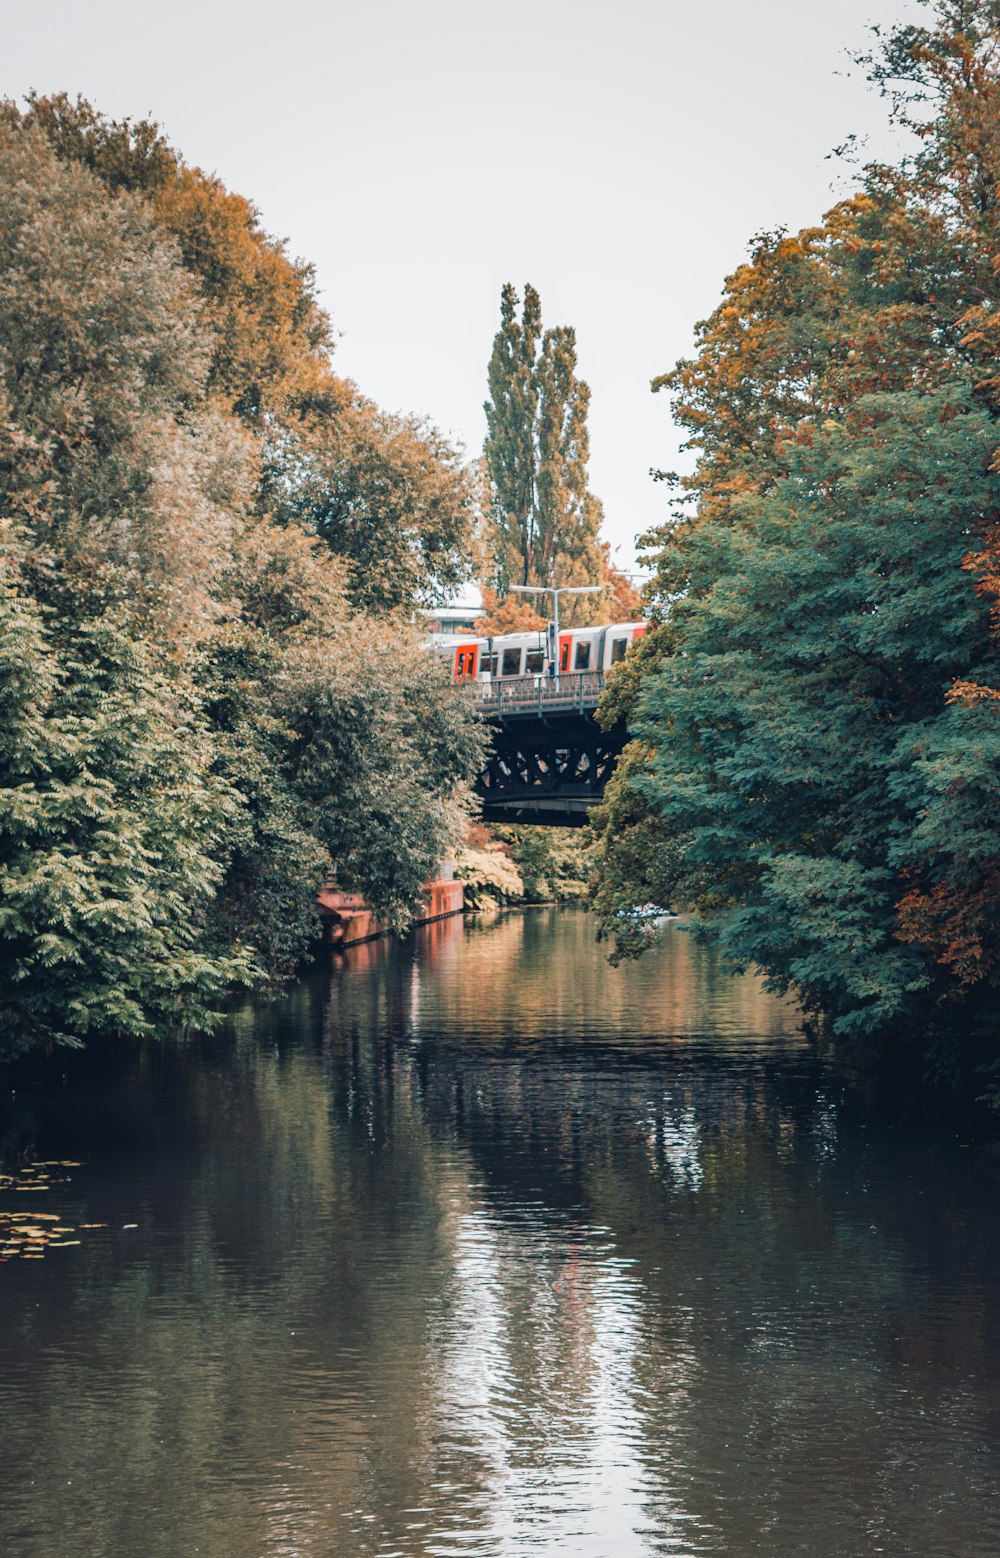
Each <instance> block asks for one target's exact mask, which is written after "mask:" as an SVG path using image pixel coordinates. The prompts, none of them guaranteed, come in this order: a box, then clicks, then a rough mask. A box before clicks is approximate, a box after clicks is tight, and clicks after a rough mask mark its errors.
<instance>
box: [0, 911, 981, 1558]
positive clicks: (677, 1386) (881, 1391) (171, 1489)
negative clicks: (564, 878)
mask: <svg viewBox="0 0 1000 1558" xmlns="http://www.w3.org/2000/svg"><path fill="white" fill-rule="evenodd" d="M59 1064H60V1066H62V1065H63V1062H62V1060H60V1063H59ZM65 1070H66V1077H65V1081H64V1082H62V1083H61V1084H58V1085H55V1086H53V1085H51V1084H49V1085H48V1086H47V1087H43V1086H42V1085H41V1083H39V1082H37V1081H34V1082H33V1081H31V1080H30V1079H25V1080H20V1079H19V1081H18V1092H17V1095H16V1097H14V1098H10V1097H9V1096H5V1099H4V1101H3V1102H2V1104H0V1129H2V1131H3V1133H4V1134H3V1135H2V1137H0V1141H2V1143H3V1145H4V1146H5V1148H6V1150H7V1166H8V1168H11V1167H13V1168H17V1167H18V1165H19V1164H20V1165H21V1166H23V1165H24V1164H26V1163H28V1162H30V1161H32V1160H34V1161H35V1162H36V1164H37V1162H38V1160H42V1161H41V1166H36V1168H35V1171H34V1173H28V1174H24V1173H19V1174H16V1175H15V1177H14V1178H13V1179H11V1180H8V1181H7V1182H6V1183H5V1184H3V1185H0V1211H2V1212H3V1213H5V1214H6V1221H5V1222H4V1223H3V1224H2V1227H0V1233H2V1234H3V1240H0V1243H4V1240H5V1241H6V1243H5V1244H4V1248H6V1249H8V1250H9V1251H10V1252H11V1253H10V1254H9V1256H8V1258H7V1259H6V1260H5V1261H4V1263H2V1264H0V1479H2V1480H0V1551H2V1552H3V1554H4V1555H5V1558H22V1555H36V1554H37V1555H46V1558H48V1555H53V1554H57V1555H60V1558H62V1555H67V1558H103V1555H116V1558H117V1555H132V1554H135V1555H137V1558H138V1555H142V1558H145V1555H152V1558H187V1555H188V1554H207V1555H211V1558H228V1555H230V1554H233V1555H239V1558H254V1555H257V1554H262V1555H264V1554H266V1555H271V1554H274V1555H278V1554H288V1555H297V1554H319V1555H333V1558H341V1555H342V1558H367V1555H372V1558H375V1555H379V1558H391V1555H398V1558H411V1555H413V1558H415V1555H435V1558H446V1555H447V1558H451V1555H454V1558H459V1555H463V1558H464V1555H472V1554H481V1555H495V1558H527V1555H530V1554H533V1553H540V1554H552V1555H567V1558H568V1555H588V1558H639V1555H652V1554H671V1555H680V1558H684V1555H694V1554H703V1553H704V1554H725V1555H728V1558H751V1555H758V1554H759V1555H761V1558H764V1555H767V1558H785V1555H790V1554H808V1555H811V1558H855V1555H864V1558H867V1555H869V1554H888V1555H890V1558H897V1555H902V1554H919V1555H927V1558H966V1555H974V1554H975V1555H979V1554H982V1555H984V1558H985V1555H990V1558H996V1555H997V1554H998V1553H1000V1497H998V1495H1000V1323H998V1302H997V1300H998V1294H1000V1218H998V1201H997V1188H998V1174H1000V1163H998V1157H997V1155H996V1153H995V1151H994V1149H992V1148H991V1147H990V1146H988V1145H987V1144H983V1143H977V1142H974V1141H973V1142H966V1141H964V1140H963V1139H962V1138H961V1137H959V1136H956V1135H955V1133H954V1130H952V1129H949V1128H945V1127H940V1126H938V1127H931V1126H927V1125H920V1124H918V1123H916V1122H913V1121H911V1122H907V1120H906V1119H905V1117H903V1116H902V1115H901V1114H900V1112H899V1111H898V1110H897V1111H889V1112H888V1114H887V1111H886V1110H885V1108H884V1107H882V1108H880V1109H879V1110H878V1111H876V1109H875V1108H874V1107H873V1106H872V1105H870V1104H866V1103H865V1102H864V1100H863V1099H862V1098H861V1097H859V1095H858V1093H857V1092H856V1091H854V1092H849V1091H848V1090H846V1088H845V1087H844V1086H843V1084H842V1083H840V1082H838V1081H837V1080H836V1079H835V1078H834V1077H833V1076H832V1074H830V1073H828V1072H825V1071H824V1070H823V1069H822V1067H821V1066H820V1065H819V1063H818V1062H817V1061H816V1060H815V1059H814V1058H813V1056H812V1055H811V1053H810V1052H809V1050H808V1049H807V1048H806V1046H805V1045H804V1043H803V1041H802V1040H801V1038H800V1036H799V1034H798V1032H797V1027H796V1015H795V1012H794V1010H793V1009H792V1008H790V1007H789V1006H787V1005H784V1004H782V1003H780V1002H778V1001H776V1000H774V999H773V998H771V997H768V996H766V995H764V994H763V993H762V992H761V991H760V989H759V987H758V986H757V985H756V984H755V983H754V982H753V981H751V980H744V981H741V982H733V981H730V980H728V979H726V978H725V977H723V976H722V975H721V974H720V973H719V972H718V969H717V967H716V965H715V963H714V961H713V958H712V956H711V955H710V954H708V953H706V952H705V951H703V950H699V949H698V948H697V947H696V946H694V945H693V944H692V942H691V940H690V938H688V937H687V936H685V935H684V934H683V933H681V932H680V931H679V930H678V929H677V928H676V927H673V928H670V929H668V930H667V932H666V934H665V938H664V941H663V946H662V949H661V950H660V951H659V952H658V953H657V954H655V955H654V956H652V957H651V958H649V960H647V961H646V962H644V963H642V964H640V965H638V966H631V967H628V968H624V969H620V970H617V971H615V970H611V969H609V968H608V967H607V965H606V964H605V962H604V959H603V955H602V952H601V949H599V948H597V947H595V946H594V943H593V930H592V924H591V922H590V921H589V920H588V919H587V917H586V916H585V915H584V914H582V913H577V912H568V911H563V912H561V913H560V912H558V911H552V910H539V911H534V912H531V913H528V914H518V915H511V916H508V917H506V918H503V919H501V920H499V921H494V922H491V923H486V922H482V921H477V922H471V923H468V924H466V925H463V924H462V923H461V922H459V921H445V922H442V923H440V924H438V925H436V926H432V927H428V928H427V929H426V930H424V931H422V932H420V933H418V934H417V935H416V936H415V937H414V938H413V939H412V940H411V941H409V942H407V943H405V944H402V945H396V946H390V945H385V944H374V945H371V946H368V947H362V948H357V949H355V950H354V951H352V953H351V954H350V957H349V961H348V962H347V963H346V964H343V965H342V966H340V967H336V968H334V969H333V970H332V971H331V970H330V969H329V968H326V969H324V970H323V971H322V972H321V973H319V974H317V976H316V977H315V978H312V979H311V980H310V981H308V982H307V983H305V984H303V985H302V986H300V987H299V988H298V989H297V991H296V992H295V993H294V994H293V995H292V996H291V997H290V998H289V999H288V1000H286V1001H284V1002H282V1003H280V1004H277V1005H273V1006H269V1007H258V1008H255V1009H251V1010H248V1011H247V1012H245V1013H242V1014H240V1015H239V1016H238V1017H237V1018H235V1019H234V1021H233V1022H232V1024H231V1025H230V1027H229V1029H228V1030H227V1031H226V1032H225V1033H222V1034H220V1035H218V1036H217V1037H216V1038H214V1039H213V1040H212V1041H211V1042H210V1043H208V1044H204V1043H201V1044H198V1045H191V1046H188V1047H184V1046H180V1045H178V1046H174V1047H168V1048H164V1049H155V1048H147V1049H142V1048H140V1049H136V1048H135V1047H134V1046H126V1047H122V1048H120V1049H119V1050H118V1051H117V1052H116V1053H114V1054H104V1055H101V1056H92V1057H88V1058H86V1059H85V1060H83V1061H80V1060H78V1059H76V1058H74V1057H69V1058H68V1059H67V1061H66V1062H65ZM6 1094H7V1095H9V1083H8V1084H7V1089H6ZM32 1187H35V1188H32ZM87 1224H92V1225H93V1224H97V1225H100V1226H90V1227H88V1226H86V1225H87ZM130 1225H134V1226H130ZM18 1230H20V1231H18ZM31 1230H34V1232H31ZM75 1241H78V1242H75ZM15 1251H16V1253H15Z"/></svg>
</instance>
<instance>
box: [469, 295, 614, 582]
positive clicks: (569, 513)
mask: <svg viewBox="0 0 1000 1558" xmlns="http://www.w3.org/2000/svg"><path fill="white" fill-rule="evenodd" d="M518 302H519V300H518V296H517V293H516V291H515V290H514V288H513V287H512V286H511V285H509V284H507V285H506V286H504V288H503V291H502V293H501V299H500V329H499V330H498V332H497V334H496V336H495V338H494V341H493V351H492V355H491V357H490V363H489V370H488V383H489V392H490V398H489V400H488V401H487V402H486V404H485V407H484V409H485V412H486V424H487V435H486V443H485V446H484V452H485V457H486V463H487V469H488V472H489V478H490V484H491V514H492V530H493V545H492V547H491V551H492V555H493V563H494V579H493V580H492V581H491V582H493V583H494V584H495V585H496V588H497V590H498V592H499V594H500V595H501V596H503V595H505V594H506V593H507V590H508V589H509V587H510V585H511V584H512V583H518V584H553V583H559V584H568V583H581V584H597V583H601V582H603V566H604V554H603V553H602V551H601V548H600V545H599V543H598V539H597V537H598V531H599V529H600V525H601V521H602V519H603V510H602V508H601V505H600V503H599V501H598V500H597V499H596V498H595V497H594V496H593V494H592V493H591V492H590V491H589V490H588V486H587V461H588V458H589V454H590V444H589V435H588V431H587V411H588V408H589V404H590V390H589V388H588V386H587V385H586V384H585V383H584V382H583V380H582V379H580V378H579V377H578V375H577V372H576V334H575V332H574V331H573V330H572V329H570V328H568V327H566V326H560V327H558V328H556V329H552V330H546V331H545V332H544V333H543V332H542V324H541V301H540V299H539V296H538V293H537V292H536V291H535V289H534V287H531V286H526V287H525V291H524V306H523V309H522V313H521V318H520V319H518V317H517V309H518ZM584 609H585V608H584Z"/></svg>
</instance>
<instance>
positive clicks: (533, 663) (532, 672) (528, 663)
mask: <svg viewBox="0 0 1000 1558" xmlns="http://www.w3.org/2000/svg"><path fill="white" fill-rule="evenodd" d="M544 670H545V650H544V649H529V650H528V653H527V654H526V655H525V657H524V674H525V676H540V675H541V674H542V672H543V671H544Z"/></svg>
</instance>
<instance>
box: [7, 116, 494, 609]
mask: <svg viewBox="0 0 1000 1558" xmlns="http://www.w3.org/2000/svg"><path fill="white" fill-rule="evenodd" d="M0 122H3V123H6V124H7V125H8V126H9V127H11V128H17V127H20V126H25V127H27V128H28V129H30V130H34V131H35V132H37V133H38V135H39V136H44V137H45V138H46V139H47V141H48V142H49V143H50V144H51V145H52V146H53V147H54V149H55V150H56V151H57V152H58V154H59V156H60V158H62V159H65V160H66V161H67V162H69V163H71V164H74V165H76V166H78V167H80V166H82V167H83V168H85V169H87V170H88V172H90V173H91V174H92V175H93V176H94V177H95V178H97V179H99V180H100V181H101V182H102V183H103V185H104V186H105V187H106V188H107V189H108V190H109V191H110V192H111V193H112V194H113V195H114V196H115V197H116V200H115V202H114V204H112V205H111V206H109V208H108V211H109V212H110V211H112V210H113V209H114V206H115V205H117V204H118V203H120V202H121V203H123V204H124V205H126V206H128V207H129V208H130V209H133V210H139V209H140V208H141V210H142V212H143V214H144V217H145V219H146V221H147V222H149V221H151V222H152V223H153V224H155V226H156V228H157V229H158V230H159V233H160V234H161V236H162V237H164V238H166V240H167V242H166V244H165V245H162V244H161V246H160V247H161V248H166V249H168V250H170V249H172V250H173V254H172V258H173V259H175V260H176V258H177V257H178V256H179V258H180V261H181V265H182V267H183V270H184V271H185V272H186V273H187V278H188V283H187V284H188V288H189V290H193V292H194V294H195V296H196V297H197V299H198V303H199V305H200V306H198V307H196V308H192V307H191V301H193V300H190V299H189V306H188V310H187V315H188V316H189V317H190V316H196V317H197V318H198V320H199V323H200V326H201V332H200V335H201V353H202V355H201V356H200V357H199V358H198V360H197V372H198V374H200V375H201V379H202V381H203V382H202V384H201V390H202V391H203V392H204V394H206V395H207V396H208V397H209V399H210V401H211V402H212V403H213V405H221V407H223V408H224V409H225V410H226V411H227V412H230V413H232V414H234V415H235V416H236V417H238V418H239V420H240V422H241V423H242V425H243V427H244V428H245V430H246V431H247V433H249V434H250V435H251V436H252V438H253V440H254V446H253V447H254V449H255V451H256V471H255V474H254V480H253V484H252V487H251V489H250V492H249V495H248V496H249V498H250V501H251V502H252V503H253V506H254V508H255V510H256V512H257V513H258V514H260V515H263V514H273V515H276V516H277V517H278V518H279V519H281V520H282V522H284V523H288V524H300V525H302V526H303V527H304V528H305V529H306V530H307V531H308V533H309V534H311V535H316V536H318V537H320V539H321V540H322V541H323V542H324V544H325V545H326V546H327V547H328V548H329V549H330V551H331V552H332V553H334V554H335V555H336V556H338V557H343V558H344V559H345V560H346V561H347V563H348V574H347V588H348V591H349V594H350V597H351V599H352V601H353V602H354V604H355V605H356V606H358V607H359V608H360V609H363V610H367V611H377V612H380V613H384V612H387V611H394V610H398V609H404V610H408V611H412V609H413V608H414V606H416V605H421V604H424V603H426V602H428V601H432V600H435V599H440V598H442V597H443V596H444V595H446V594H447V593H448V592H449V591H450V590H452V589H453V588H454V587H455V585H456V584H458V583H460V582H462V581H463V580H464V579H466V578H467V577H469V573H470V564H469V554H470V552H471V548H472V531H473V522H474V501H473V494H472V478H471V475H470V473H469V471H468V470H467V469H466V467H465V466H464V464H463V460H462V455H461V451H460V450H458V449H456V448H455V447H454V446H453V445H451V444H450V443H449V441H448V440H447V439H446V438H445V437H444V436H443V435H442V434H441V432H440V431H439V430H438V429H437V428H435V427H434V426H433V425H432V424H431V423H430V422H429V421H428V420H427V419H426V418H421V417H412V416H411V417H405V416H394V415H390V414H388V413H387V412H384V411H382V410H380V409H379V408H378V407H377V406H375V405H373V404H372V402H371V401H370V400H368V399H366V398H365V397H364V396H363V395H362V394H360V393H359V391H358V390H357V388H356V386H354V385H353V384H351V383H350V382H349V381H347V380H345V379H341V378H340V377H338V376H337V375H336V374H335V373H334V371H333V334H332V330H331V327H330V321H329V319H328V317H327V315H326V313H325V312H324V310H323V309H322V308H321V307H320V306H319V302H318V299H317V295H316V279H315V274H314V271H313V268H312V266H310V265H308V264H307V263H305V262H304V261H301V260H296V259H293V258H291V257H290V256H289V255H288V254H287V252H286V250H285V247H284V245H283V244H282V243H280V242H279V241H278V240H277V239H275V238H273V237H271V236H270V235H269V234H268V233H267V232H266V231H265V229H264V227H263V224H262V222H261V219H260V214H259V212H258V211H257V209H256V208H255V207H254V205H253V204H252V203H251V202H250V201H248V200H246V199H244V198H243V197H242V196H240V195H237V194H234V193H233V192H232V191H229V190H227V189H226V188H225V187H224V185H223V184H222V183H221V182H220V180H218V179H217V178H213V177H211V176H209V175H207V174H205V173H204V172H202V170H201V169H199V168H194V167H191V166H189V165H188V164H187V163H186V162H185V161H184V159H183V158H182V157H181V156H180V154H179V153H178V152H177V151H175V149H174V148H173V147H171V146H170V144H169V142H168V141H167V140H166V139H165V137H164V136H163V134H162V132H161V130H160V127H159V126H158V125H157V124H155V123H153V122H151V121H148V120H140V121H137V122H132V121H129V120H127V119H126V120H118V121H115V120H110V119H107V118H106V117H105V116H104V115H102V114H100V113H98V112H97V111H96V110H95V109H94V108H93V107H91V105H90V104H89V103H87V102H85V101H84V100H83V99H77V100H76V101H75V102H73V101H71V100H70V99H69V98H68V97H67V96H66V95H65V94H59V95H56V96H54V97H38V96H32V97H30V98H29V100H28V105H27V108H26V109H25V110H24V111H23V112H22V111H20V110H19V109H18V108H17V107H16V105H14V104H12V103H10V102H8V103H6V104H2V105H0ZM105 219H106V220H109V219H110V217H109V216H108V215H106V218H105Z"/></svg>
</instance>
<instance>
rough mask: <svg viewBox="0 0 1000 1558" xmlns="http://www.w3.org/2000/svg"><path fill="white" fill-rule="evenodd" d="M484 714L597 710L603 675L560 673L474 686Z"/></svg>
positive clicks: (512, 678)
mask: <svg viewBox="0 0 1000 1558" xmlns="http://www.w3.org/2000/svg"><path fill="white" fill-rule="evenodd" d="M477 690H478V692H479V698H480V703H481V706H482V709H483V712H484V713H485V714H519V715H525V714H528V715H530V714H537V715H538V716H541V715H543V714H546V713H557V712H558V713H562V714H567V713H573V712H574V711H575V712H577V713H580V714H583V713H584V712H586V711H588V710H591V709H594V708H595V707H596V706H597V703H598V700H599V699H600V696H601V693H602V692H603V691H604V672H603V671H561V672H560V673H559V675H558V676H507V677H499V678H498V679H497V680H496V681H491V682H479V683H478V684H477Z"/></svg>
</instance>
